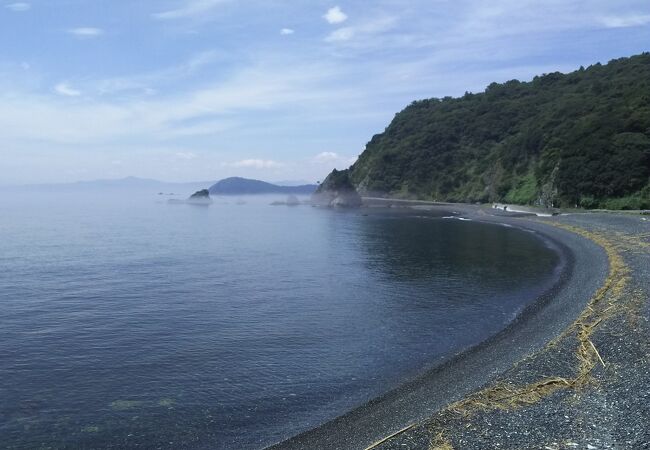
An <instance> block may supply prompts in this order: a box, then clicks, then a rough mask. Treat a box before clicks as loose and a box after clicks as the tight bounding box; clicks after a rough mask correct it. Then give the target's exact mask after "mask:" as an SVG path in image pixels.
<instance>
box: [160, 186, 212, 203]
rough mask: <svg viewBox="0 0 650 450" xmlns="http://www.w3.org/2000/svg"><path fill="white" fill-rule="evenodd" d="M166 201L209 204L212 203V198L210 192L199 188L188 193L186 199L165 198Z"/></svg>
mask: <svg viewBox="0 0 650 450" xmlns="http://www.w3.org/2000/svg"><path fill="white" fill-rule="evenodd" d="M167 203H172V204H183V203H188V204H190V205H209V204H211V203H212V199H211V198H210V192H209V191H208V190H207V189H201V190H200V191H196V192H195V193H194V194H192V195H190V196H189V197H188V198H187V199H186V200H177V199H169V200H167Z"/></svg>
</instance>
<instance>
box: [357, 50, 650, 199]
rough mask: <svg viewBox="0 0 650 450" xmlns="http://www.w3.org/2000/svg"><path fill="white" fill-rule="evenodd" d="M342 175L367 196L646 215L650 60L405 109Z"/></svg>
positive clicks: (596, 67) (632, 60) (629, 61)
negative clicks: (625, 210)
mask: <svg viewBox="0 0 650 450" xmlns="http://www.w3.org/2000/svg"><path fill="white" fill-rule="evenodd" d="M349 177H350V179H351V180H352V182H353V183H354V185H355V186H356V187H357V189H358V190H359V191H360V192H361V193H362V194H365V195H368V194H375V195H376V194H379V195H392V196H400V197H410V198H422V199H432V200H439V201H459V202H477V201H480V202H488V201H505V202H510V203H520V204H539V205H547V206H550V205H554V206H575V205H578V206H582V207H586V208H595V207H607V208H616V209H618V208H633V209H637V208H650V185H649V177H650V53H644V54H642V55H639V56H634V57H631V58H622V59H618V60H614V61H611V62H610V63H609V64H607V65H601V64H595V65H593V66H590V67H589V68H587V69H584V68H582V67H581V68H580V69H579V70H577V71H575V72H573V73H570V74H561V73H551V74H546V75H543V76H539V77H535V78H534V79H533V81H531V82H525V83H524V82H519V81H516V80H513V81H509V82H507V83H504V84H496V83H493V84H491V85H490V86H488V88H487V89H486V90H485V92H484V93H479V94H471V93H467V94H466V95H464V96H463V97H461V98H449V97H447V98H443V99H437V98H434V99H429V100H421V101H416V102H413V103H412V104H411V105H410V106H408V107H407V108H406V109H404V110H403V111H402V112H400V113H398V114H397V115H396V116H395V118H394V119H393V121H392V123H391V124H390V125H389V126H388V128H386V130H385V131H384V132H383V133H381V134H378V135H376V136H374V137H373V138H372V140H371V141H370V142H369V143H368V144H367V146H366V149H365V151H364V152H363V154H362V155H361V156H360V157H359V160H358V161H357V162H356V163H355V164H354V165H353V166H352V167H351V168H350V169H349Z"/></svg>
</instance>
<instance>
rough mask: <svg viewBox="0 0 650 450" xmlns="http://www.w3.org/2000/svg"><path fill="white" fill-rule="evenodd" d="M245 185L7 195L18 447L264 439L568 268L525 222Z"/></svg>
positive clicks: (6, 433)
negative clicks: (446, 215)
mask: <svg viewBox="0 0 650 450" xmlns="http://www.w3.org/2000/svg"><path fill="white" fill-rule="evenodd" d="M235 200H236V199H226V200H219V199H218V200H217V201H216V202H215V204H213V205H211V206H210V207H196V206H191V205H168V204H166V203H165V202H164V199H161V198H160V197H157V196H152V195H148V194H147V195H144V194H143V195H126V194H121V195H105V194H94V195H83V196H82V195H73V194H60V195H52V194H50V195H44V194H42V195H36V194H29V195H27V194H15V195H11V196H6V197H5V198H3V199H2V200H0V308H1V312H0V443H1V444H2V446H3V447H9V448H14V447H15V448H38V447H54V448H61V447H68V448H76V447H86V448H107V447H112V448H124V447H146V448H153V447H165V448H216V449H221V448H224V449H226V448H228V449H248V448H260V447H263V446H264V445H267V444H270V443H273V442H276V441H278V440H280V439H282V438H286V437H289V436H291V435H293V434H295V433H297V432H299V431H303V430H305V429H308V428H310V427H313V426H315V425H318V424H320V423H322V422H324V421H326V420H328V419H330V418H333V417H335V416H337V415H339V414H341V413H344V412H346V411H347V410H349V409H351V408H353V407H354V406H357V405H359V404H361V403H363V402H365V401H367V400H368V399H370V398H372V397H374V396H377V395H379V394H381V393H382V392H384V391H386V390H388V389H390V388H392V387H395V386H396V385H397V384H398V383H399V382H400V381H402V380H404V379H407V378H409V377H412V376H414V375H416V374H417V373H418V372H420V371H422V370H423V369H425V368H426V367H430V366H431V365H432V364H434V363H435V362H436V361H440V359H441V358H444V357H445V356H448V355H450V354H453V353H454V352H457V351H459V350H461V349H463V348H465V347H467V346H469V345H472V344H475V343H478V342H480V341H481V340H483V339H485V338H486V337H487V336H489V335H491V334H494V333H495V332H497V331H498V330H500V329H501V328H503V327H504V326H505V325H506V324H507V323H508V321H510V320H511V319H512V318H513V316H514V315H515V314H516V313H517V312H518V311H520V310H521V308H522V307H523V306H525V305H526V304H527V303H528V302H529V301H531V299H533V298H534V297H535V296H536V295H538V294H539V293H540V292H541V291H542V290H543V289H544V288H545V287H547V286H548V284H549V283H550V282H551V280H552V279H553V278H554V277H555V274H554V272H555V266H556V264H557V257H556V255H555V253H554V252H552V251H551V250H550V249H549V248H548V247H547V246H546V244H544V243H543V242H542V241H541V240H539V239H537V238H536V237H535V236H534V235H532V234H530V233H526V232H523V231H519V230H517V229H513V228H507V227H503V226H496V225H484V224H478V223H475V222H469V221H460V220H453V219H443V218H441V217H426V218H423V217H417V215H421V214H422V213H416V212H401V213H399V212H397V213H396V212H390V213H387V212H386V213H385V212H379V211H373V212H368V211H365V210H362V211H348V212H344V211H332V210H327V209H317V208H311V207H309V206H299V207H286V206H269V203H270V201H271V199H268V198H262V199H259V198H258V199H248V200H247V203H246V204H238V203H241V202H236V201H235ZM432 395H435V393H432Z"/></svg>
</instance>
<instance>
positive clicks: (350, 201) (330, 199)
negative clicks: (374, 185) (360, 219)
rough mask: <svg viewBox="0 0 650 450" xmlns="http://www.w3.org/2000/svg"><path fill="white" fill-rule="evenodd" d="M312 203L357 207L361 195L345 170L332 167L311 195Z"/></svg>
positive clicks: (359, 204) (359, 203)
mask: <svg viewBox="0 0 650 450" xmlns="http://www.w3.org/2000/svg"><path fill="white" fill-rule="evenodd" d="M311 201H312V204H314V205H317V206H329V207H340V208H358V207H360V206H361V204H362V201H361V196H360V195H359V193H358V192H357V190H356V188H355V187H354V185H353V184H352V182H351V181H350V176H349V173H348V171H347V170H336V169H334V170H333V171H332V173H330V174H329V175H328V176H327V178H325V180H324V181H323V182H322V183H321V185H320V186H319V187H318V189H317V190H316V192H315V193H314V194H313V195H312V196H311Z"/></svg>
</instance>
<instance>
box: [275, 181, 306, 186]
mask: <svg viewBox="0 0 650 450" xmlns="http://www.w3.org/2000/svg"><path fill="white" fill-rule="evenodd" d="M271 184H275V185H276V186H306V185H308V184H313V183H312V182H311V181H307V180H282V181H272V182H271Z"/></svg>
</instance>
